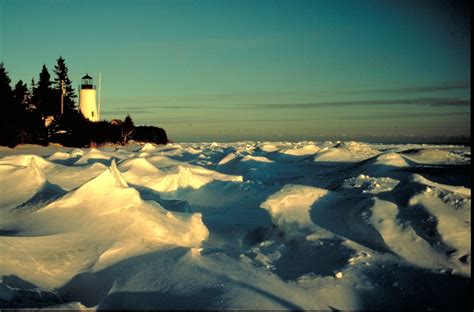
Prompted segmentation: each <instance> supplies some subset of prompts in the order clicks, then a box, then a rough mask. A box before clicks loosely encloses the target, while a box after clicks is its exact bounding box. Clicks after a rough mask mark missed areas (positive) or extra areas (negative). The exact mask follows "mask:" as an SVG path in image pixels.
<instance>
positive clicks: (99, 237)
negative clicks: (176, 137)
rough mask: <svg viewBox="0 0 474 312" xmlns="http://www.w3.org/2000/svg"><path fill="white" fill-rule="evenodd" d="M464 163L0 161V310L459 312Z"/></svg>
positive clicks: (337, 151) (234, 152) (255, 145)
mask: <svg viewBox="0 0 474 312" xmlns="http://www.w3.org/2000/svg"><path fill="white" fill-rule="evenodd" d="M469 171H470V148H469V147H464V146H455V145H449V146H440V145H437V146H435V145H417V144H409V145H403V144H398V145H397V144H391V145H386V144H367V143H361V142H311V141H305V142H297V143H292V142H250V141H247V142H237V143H216V142H210V143H188V144H187V143H182V144H168V145H166V146H157V145H153V144H145V145H140V144H136V145H130V146H107V147H102V148H100V149H69V148H63V147H58V146H50V147H48V148H42V147H35V146H22V147H19V148H18V149H14V150H12V149H7V148H2V147H0V254H1V257H0V308H47V309H78V310H79V309H271V310H277V309H278V310H280V309H284V310H340V309H347V310H360V309H364V310H366V309H368V310H371V309H375V310H380V309H400V310H402V309H417V310H418V309H419V310H427V309H435V310H454V309H456V310H459V309H461V310H467V309H471V301H470V300H471V299H470V282H471V235H470V234H471V181H470V177H469Z"/></svg>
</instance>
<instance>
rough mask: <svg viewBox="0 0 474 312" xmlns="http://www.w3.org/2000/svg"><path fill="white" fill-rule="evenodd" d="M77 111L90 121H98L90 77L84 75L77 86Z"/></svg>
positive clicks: (93, 87)
mask: <svg viewBox="0 0 474 312" xmlns="http://www.w3.org/2000/svg"><path fill="white" fill-rule="evenodd" d="M79 109H80V111H81V113H82V114H83V115H84V117H86V118H87V119H89V120H90V121H99V114H98V113H97V104H96V91H95V86H94V84H93V80H92V77H91V76H89V75H88V74H86V75H85V76H84V77H82V79H81V85H80V86H79Z"/></svg>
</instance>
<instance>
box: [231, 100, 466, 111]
mask: <svg viewBox="0 0 474 312" xmlns="http://www.w3.org/2000/svg"><path fill="white" fill-rule="evenodd" d="M380 105H429V106H436V107H439V106H470V105H471V100H467V99H459V98H417V99H392V100H386V99H383V100H357V101H328V102H318V103H286V104H254V105H244V106H240V108H242V109H309V108H318V107H329V106H333V107H336V106H339V107H341V106H380Z"/></svg>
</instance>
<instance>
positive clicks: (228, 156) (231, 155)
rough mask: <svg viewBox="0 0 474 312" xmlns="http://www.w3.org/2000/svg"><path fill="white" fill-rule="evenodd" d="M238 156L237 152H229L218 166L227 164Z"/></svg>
mask: <svg viewBox="0 0 474 312" xmlns="http://www.w3.org/2000/svg"><path fill="white" fill-rule="evenodd" d="M237 157H238V156H237V155H236V154H235V153H229V154H227V155H226V156H225V157H224V158H222V159H221V160H220V161H219V162H218V163H217V165H218V166H222V165H225V164H227V163H229V162H231V161H232V160H234V159H236V158H237Z"/></svg>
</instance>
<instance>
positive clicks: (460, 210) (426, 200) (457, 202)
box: [409, 176, 471, 276]
mask: <svg viewBox="0 0 474 312" xmlns="http://www.w3.org/2000/svg"><path fill="white" fill-rule="evenodd" d="M416 179H417V180H418V181H422V183H423V184H425V185H430V186H429V187H427V188H426V189H425V190H424V191H423V192H420V193H418V194H416V195H415V196H413V197H411V198H410V200H409V207H411V208H412V209H415V208H416V207H417V206H421V207H423V209H424V210H425V211H426V212H427V213H429V215H430V218H431V219H434V220H435V221H436V222H435V223H434V224H435V226H436V231H437V233H438V234H439V235H440V238H441V240H442V242H443V243H444V244H446V245H447V247H448V248H449V250H448V252H447V254H448V255H449V260H450V264H451V268H453V269H455V270H457V271H459V272H461V273H463V274H466V275H468V276H470V275H471V269H470V265H471V236H470V233H471V196H470V190H469V192H467V191H466V189H464V188H462V189H455V188H450V187H446V186H445V185H441V184H437V183H434V182H431V181H429V180H427V179H425V178H422V177H420V176H418V177H417V178H416Z"/></svg>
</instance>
